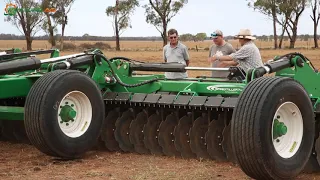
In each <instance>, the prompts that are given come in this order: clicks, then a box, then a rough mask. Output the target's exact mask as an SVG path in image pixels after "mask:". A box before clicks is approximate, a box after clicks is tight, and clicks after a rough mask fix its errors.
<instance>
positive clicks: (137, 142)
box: [129, 111, 150, 154]
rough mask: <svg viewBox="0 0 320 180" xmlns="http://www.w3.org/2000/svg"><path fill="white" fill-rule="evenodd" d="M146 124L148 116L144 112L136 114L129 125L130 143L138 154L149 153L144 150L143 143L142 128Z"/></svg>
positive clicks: (147, 150)
mask: <svg viewBox="0 0 320 180" xmlns="http://www.w3.org/2000/svg"><path fill="white" fill-rule="evenodd" d="M147 122H148V116H147V114H146V113H145V112H144V111H142V112H140V113H138V115H137V117H136V118H135V119H134V120H132V122H131V124H130V133H129V138H130V142H131V143H132V144H133V146H134V149H135V151H136V152H137V153H139V154H149V153H150V151H149V149H148V148H146V147H145V146H144V143H143V139H144V136H143V127H144V125H145V124H146V123H147Z"/></svg>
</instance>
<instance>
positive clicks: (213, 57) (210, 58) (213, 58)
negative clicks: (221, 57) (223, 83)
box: [208, 56, 217, 63]
mask: <svg viewBox="0 0 320 180" xmlns="http://www.w3.org/2000/svg"><path fill="white" fill-rule="evenodd" d="M216 60H217V57H216V56H212V57H209V58H208V62H209V63H213V62H215V61H216Z"/></svg>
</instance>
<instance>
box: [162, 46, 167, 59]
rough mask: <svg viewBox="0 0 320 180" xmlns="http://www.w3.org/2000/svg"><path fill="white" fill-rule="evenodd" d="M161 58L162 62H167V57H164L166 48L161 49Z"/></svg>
mask: <svg viewBox="0 0 320 180" xmlns="http://www.w3.org/2000/svg"><path fill="white" fill-rule="evenodd" d="M162 56H163V60H164V62H167V57H166V47H164V48H163V51H162Z"/></svg>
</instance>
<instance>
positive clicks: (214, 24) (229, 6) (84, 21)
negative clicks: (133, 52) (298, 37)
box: [0, 0, 313, 37]
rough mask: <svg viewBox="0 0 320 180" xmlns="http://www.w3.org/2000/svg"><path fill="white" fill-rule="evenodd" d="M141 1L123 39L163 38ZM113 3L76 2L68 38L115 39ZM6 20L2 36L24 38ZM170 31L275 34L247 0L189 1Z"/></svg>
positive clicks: (305, 25) (302, 26)
mask: <svg viewBox="0 0 320 180" xmlns="http://www.w3.org/2000/svg"><path fill="white" fill-rule="evenodd" d="M139 1H140V7H138V8H136V10H135V11H134V14H133V15H132V16H131V25H132V28H128V29H127V30H125V32H124V33H123V34H122V35H121V36H131V37H135V36H160V33H159V32H158V31H157V29H156V28H155V27H154V26H153V25H151V24H148V23H146V20H145V18H146V17H145V10H144V8H143V7H142V5H144V4H146V3H148V0H139ZM114 3H115V0H90V1H88V0H75V3H74V4H73V6H72V10H71V11H70V13H69V16H68V20H69V22H68V25H67V27H66V29H65V35H66V36H82V35H84V34H86V33H88V34H89V35H93V36H113V35H114V32H113V28H112V19H111V18H110V17H107V15H106V13H105V11H106V8H107V7H108V6H110V5H114ZM5 5H6V3H5V0H1V1H0V7H2V9H4V8H5ZM2 12H4V10H2ZM310 15H311V10H310V8H308V9H306V10H305V11H304V12H303V14H302V17H301V19H300V21H299V25H298V34H313V22H312V20H311V18H310ZM4 18H5V16H4V14H3V13H0V33H11V34H17V35H22V34H21V32H20V31H19V30H18V29H17V28H16V27H15V26H13V25H11V24H10V23H9V22H5V21H4ZM1 19H2V20H1ZM168 28H175V29H177V30H178V32H179V34H184V33H191V34H196V33H199V32H205V33H207V35H208V36H209V35H210V33H211V32H213V31H214V30H215V29H220V30H222V31H223V33H224V35H235V34H237V33H238V32H239V30H240V29H244V28H246V29H250V30H251V32H252V34H254V35H271V34H273V28H272V21H271V20H270V19H269V18H268V17H267V16H265V15H263V14H261V13H260V12H257V11H254V10H253V9H252V8H249V7H248V6H247V1H246V0H189V2H188V4H187V5H185V6H184V7H183V9H181V10H180V11H179V13H178V14H177V15H176V16H175V17H173V18H172V20H171V22H170V23H169V25H168ZM60 32H61V28H59V33H60ZM43 34H44V32H39V33H37V34H36V35H43ZM279 34H280V27H279Z"/></svg>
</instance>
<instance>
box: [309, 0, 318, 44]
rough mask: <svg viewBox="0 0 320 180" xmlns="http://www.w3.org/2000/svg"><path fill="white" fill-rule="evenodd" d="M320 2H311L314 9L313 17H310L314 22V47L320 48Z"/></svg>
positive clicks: (314, 0)
mask: <svg viewBox="0 0 320 180" xmlns="http://www.w3.org/2000/svg"><path fill="white" fill-rule="evenodd" d="M319 3H320V2H319V0H310V5H311V9H312V15H310V17H311V19H312V21H313V40H314V47H315V48H319V45H318V32H317V31H318V24H319V19H320V9H319V7H320V4H319Z"/></svg>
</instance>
